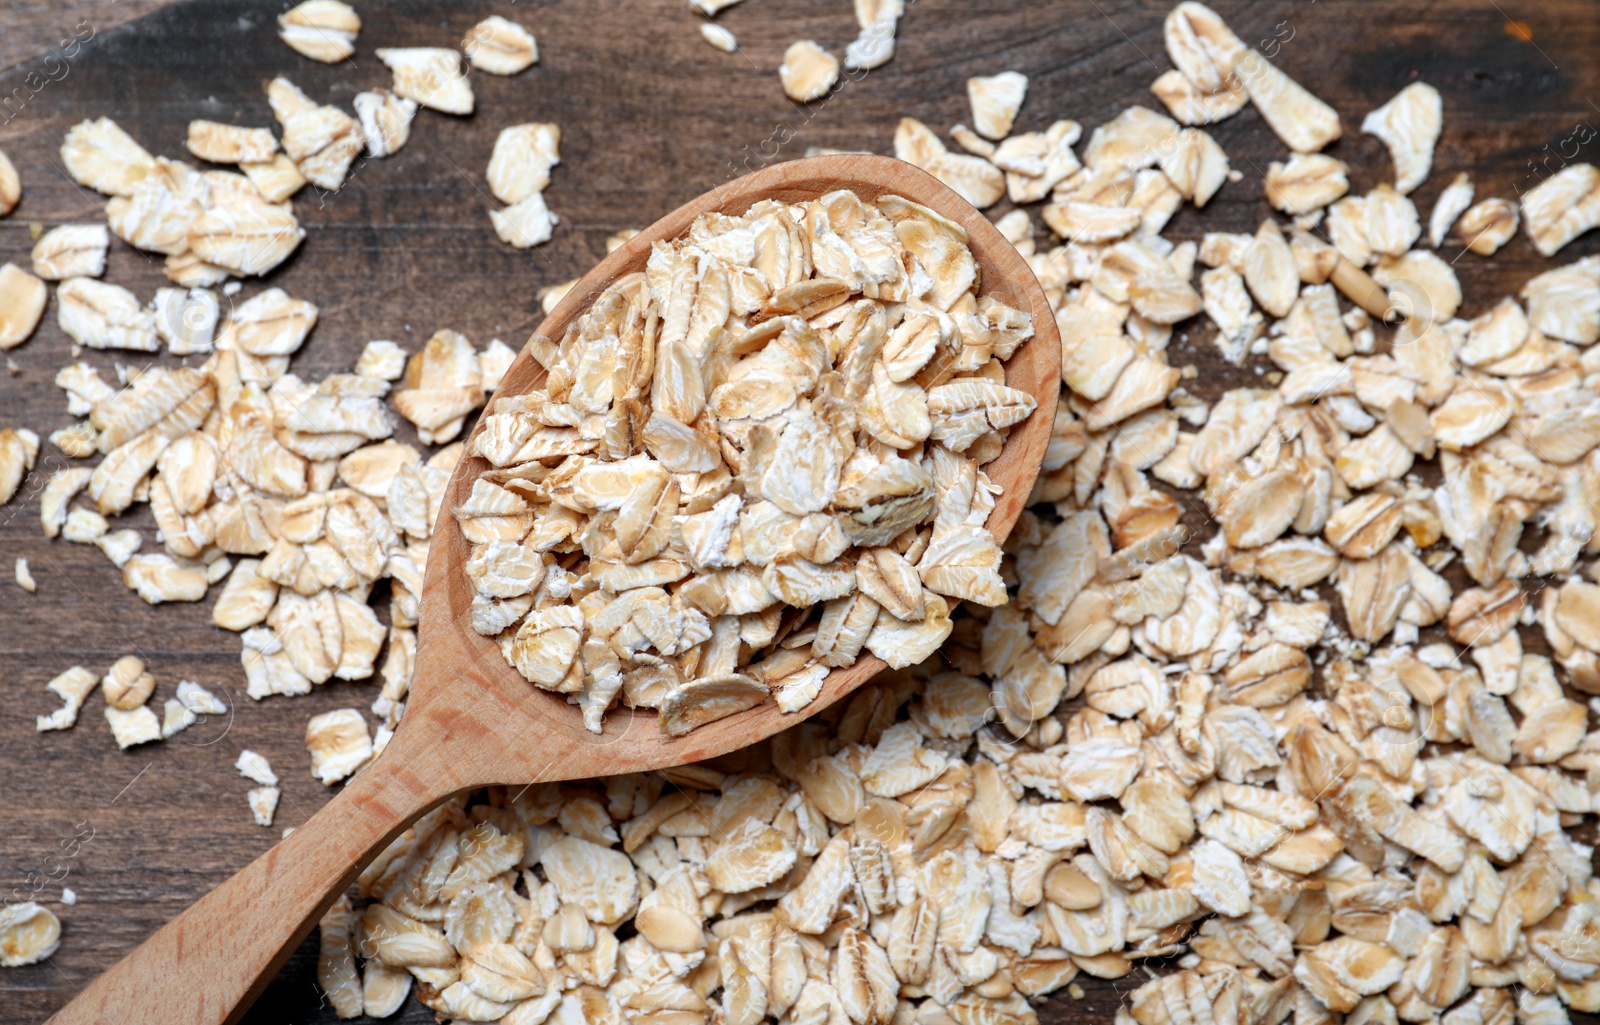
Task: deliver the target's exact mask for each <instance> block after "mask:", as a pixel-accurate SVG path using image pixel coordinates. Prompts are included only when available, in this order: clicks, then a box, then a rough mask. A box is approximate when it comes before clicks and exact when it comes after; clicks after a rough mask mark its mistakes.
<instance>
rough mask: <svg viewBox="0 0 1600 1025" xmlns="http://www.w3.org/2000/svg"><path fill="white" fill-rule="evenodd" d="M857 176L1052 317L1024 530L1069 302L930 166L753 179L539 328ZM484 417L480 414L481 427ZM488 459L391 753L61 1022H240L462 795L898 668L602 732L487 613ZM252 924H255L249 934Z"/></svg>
mask: <svg viewBox="0 0 1600 1025" xmlns="http://www.w3.org/2000/svg"><path fill="white" fill-rule="evenodd" d="M840 189H844V190H848V191H850V192H853V193H855V194H856V195H858V196H860V197H861V198H862V200H864V201H865V202H867V203H869V204H870V203H872V202H873V201H874V200H876V199H878V198H879V197H880V196H886V195H889V196H899V197H903V198H905V199H909V200H912V201H913V202H916V203H920V204H922V205H923V206H925V207H928V208H929V209H931V210H933V211H934V212H936V213H938V214H942V215H943V216H945V217H947V218H949V219H950V220H952V221H955V222H957V223H959V224H960V225H961V226H962V228H964V229H966V232H967V236H968V240H969V244H970V246H971V249H972V253H973V256H974V257H975V259H976V262H977V265H978V279H979V280H980V281H982V282H983V290H984V294H985V295H989V296H993V297H994V298H996V299H998V300H1000V301H1001V302H1004V303H1005V304H1006V305H1008V306H1010V307H1012V308H1014V309H1026V310H1027V311H1028V312H1029V313H1030V315H1031V316H1032V317H1033V318H1034V320H1035V322H1036V323H1037V324H1038V329H1037V331H1036V333H1035V334H1034V336H1033V337H1032V338H1030V339H1029V340H1028V341H1027V342H1025V343H1024V344H1023V345H1022V347H1021V348H1019V349H1018V350H1017V351H1016V352H1015V353H1013V354H1012V356H1011V359H1009V360H1008V361H1007V362H1006V381H1007V383H1008V384H1010V385H1011V386H1012V387H1014V388H1017V389H1020V390H1022V391H1025V392H1027V393H1028V394H1030V395H1032V396H1033V398H1034V401H1035V403H1036V406H1035V409H1034V411H1033V413H1032V414H1031V415H1030V416H1029V417H1028V419H1027V420H1026V421H1024V422H1023V423H1021V424H1019V425H1017V426H1016V427H1015V428H1014V429H1013V430H1012V431H1011V432H1010V433H1009V434H1008V435H1007V437H1006V441H1005V447H1004V448H1003V449H1002V451H1001V453H1000V455H999V456H998V457H997V458H996V459H995V460H994V461H993V462H991V463H989V464H987V466H986V470H987V471H988V473H989V476H990V479H992V480H993V481H994V482H995V484H997V485H999V487H1000V488H1001V489H1002V494H1003V495H1006V496H1010V497H1011V500H1010V501H1001V502H997V503H996V505H995V508H994V510H993V512H992V513H991V514H990V516H989V519H988V522H987V523H986V526H987V528H988V529H989V532H990V533H992V534H993V535H994V536H995V537H996V538H997V539H998V540H1001V541H1004V540H1005V538H1006V536H1007V535H1009V534H1010V532H1011V528H1012V527H1013V526H1015V525H1016V522H1017V517H1019V516H1020V515H1021V514H1022V510H1023V499H1024V498H1025V497H1026V496H1027V495H1028V493H1029V492H1030V491H1032V490H1033V482H1034V478H1035V477H1037V476H1038V472H1039V463H1040V461H1041V460H1042V459H1043V458H1044V453H1045V448H1046V446H1047V445H1048V444H1049V442H1050V431H1051V424H1052V423H1053V421H1054V420H1055V408H1056V395H1057V393H1059V391H1060V390H1061V339H1060V337H1059V336H1058V335H1057V333H1056V328H1055V320H1054V319H1053V317H1052V316H1051V314H1050V302H1049V300H1048V299H1047V298H1046V297H1045V294H1044V290H1043V289H1041V288H1040V287H1039V283H1038V282H1037V281H1036V280H1035V279H1034V277H1033V273H1032V271H1030V270H1029V269H1028V265H1027V264H1026V263H1025V262H1024V261H1023V260H1022V258H1021V256H1019V255H1018V253H1017V250H1016V248H1015V247H1014V246H1013V245H1012V244H1011V243H1010V242H1008V241H1007V240H1006V238H1005V236H1003V235H1001V234H1000V232H999V231H997V230H995V228H994V226H993V225H992V224H990V223H989V222H988V220H986V219H985V218H984V216H983V215H982V214H981V213H979V212H978V211H976V210H974V209H973V208H972V207H971V206H970V205H969V204H967V203H966V201H964V200H963V199H962V198H961V197H960V196H958V195H956V193H955V192H953V191H951V190H950V189H949V188H948V187H947V186H945V185H943V184H942V183H940V182H939V181H938V180H937V179H935V178H934V177H933V176H931V175H929V174H928V173H927V172H925V171H920V170H918V169H917V168H915V167H913V166H911V165H910V164H907V163H903V162H901V161H899V160H895V159H892V158H889V157H879V156H870V155H859V154H852V155H841V156H821V157H810V158H804V159H801V160H793V161H785V162H783V163H779V164H774V165H772V166H771V167H765V168H762V169H761V170H759V171H753V172H751V173H750V174H746V175H741V176H740V177H738V178H736V179H734V180H733V181H731V182H728V183H726V184H724V185H721V186H718V187H717V188H715V189H712V190H711V191H710V192H708V193H707V194H706V195H704V196H700V197H697V198H695V199H694V200H692V201H690V202H688V203H686V204H684V205H683V206H681V207H679V208H678V209H677V210H674V211H673V212H672V213H670V214H668V215H667V216H665V217H663V218H662V219H661V220H659V221H657V222H656V223H654V224H652V225H651V226H650V227H649V228H646V229H645V230H644V231H642V232H641V233H639V234H638V235H637V236H635V237H634V238H632V239H630V240H629V241H628V243H627V244H626V245H624V246H620V247H618V248H617V250H616V251H615V252H613V253H611V254H610V255H609V256H607V257H606V258H605V259H604V260H602V261H601V262H600V263H599V265H598V266H596V267H595V268H594V269H593V270H591V271H590V272H589V273H588V274H586V275H584V277H583V279H582V280H581V281H579V282H578V283H577V284H576V285H574V286H573V287H572V288H571V289H570V290H569V291H568V292H567V294H566V296H565V297H564V298H563V299H562V300H561V302H560V303H558V304H557V305H556V308H555V309H554V310H553V311H551V313H550V316H549V317H547V318H546V319H545V320H544V321H543V322H542V323H541V324H540V325H539V327H538V330H537V334H538V335H539V336H542V337H543V338H545V339H559V338H562V337H565V336H566V334H567V332H568V330H569V328H570V327H571V326H572V324H573V323H574V322H575V321H577V319H578V318H579V317H580V316H582V315H583V314H584V313H586V312H587V311H588V310H589V308H590V307H591V306H592V305H593V304H594V302H595V300H596V299H597V298H598V297H599V296H600V295H601V293H603V292H604V291H605V290H606V288H608V287H609V286H610V285H611V284H613V283H614V282H616V281H619V280H621V279H622V278H625V277H628V276H633V277H635V278H637V277H640V276H642V274H643V272H644V269H645V263H646V261H647V260H648V259H649V258H650V253H651V248H652V247H653V246H654V245H656V244H658V243H661V242H667V241H671V240H673V239H677V238H681V237H682V236H684V235H685V234H686V233H687V232H688V231H689V228H690V226H691V225H693V224H694V223H695V222H696V220H697V219H699V218H700V217H701V216H703V215H705V214H709V213H721V214H727V215H730V216H737V215H739V214H742V213H744V212H745V211H746V210H748V209H750V208H751V207H752V206H754V205H755V204H756V203H758V202H760V201H762V200H767V199H775V200H778V201H780V202H784V203H801V202H806V201H809V200H815V199H818V198H820V197H822V196H825V195H827V194H829V193H831V192H835V191H836V190H840ZM544 379H545V374H544V368H543V367H541V366H540V365H539V363H538V362H537V361H536V360H534V358H533V356H532V349H531V347H525V348H523V350H522V351H521V352H520V353H519V354H518V356H517V359H516V361H515V362H514V363H512V365H511V367H510V369H509V370H508V371H507V372H506V376H505V379H504V381H503V382H502V384H501V386H500V388H498V389H497V391H496V394H497V396H514V395H522V394H525V393H527V392H530V391H532V390H534V389H536V388H538V387H539V386H540V385H541V384H543V383H544ZM482 430H483V423H482V421H480V422H479V423H478V425H477V428H476V429H475V430H474V431H473V433H472V438H476V437H477V435H478V434H479V433H480V432H482ZM471 448H472V446H471V444H470V439H469V444H468V449H469V450H470V449H471ZM488 469H490V464H489V462H488V460H486V459H484V458H482V457H481V456H469V457H467V458H465V459H463V460H461V462H460V464H459V465H458V466H457V467H456V470H455V473H454V474H453V476H452V477H451V479H450V482H449V484H448V486H447V487H446V489H445V495H446V497H445V500H444V502H443V503H442V508H441V511H440V513H439V519H438V522H437V523H436V524H435V526H434V530H433V536H432V541H431V544H430V546H429V554H428V571H427V579H426V583H425V586H424V588H423V592H422V620H421V623H420V624H419V626H418V631H417V636H418V645H417V663H416V673H415V678H414V679H413V681H412V684H411V693H410V696H409V697H408V699H407V703H406V715H405V718H404V719H403V720H402V721H401V723H400V725H399V727H398V729H397V730H396V731H395V734H394V736H393V738H392V739H391V740H390V741H389V743H388V746H387V747H386V748H385V749H384V752H383V754H382V755H380V756H379V757H378V758H377V759H376V760H375V761H374V762H373V763H372V764H371V765H370V766H368V767H366V768H365V769H363V770H362V771H361V772H360V773H359V774H358V775H357V776H356V777H355V778H354V779H353V780H351V781H350V782H349V783H346V784H345V785H344V788H343V790H342V791H341V792H340V793H339V794H338V795H337V796H335V797H334V799H333V800H331V801H329V802H328V803H327V804H326V805H324V806H323V807H322V809H321V810H320V811H319V812H318V813H317V814H316V815H313V816H312V817H311V819H310V821H308V822H307V823H306V824H305V825H304V826H302V827H301V828H300V829H297V830H295V832H294V833H293V834H292V835H290V836H289V837H287V838H285V839H284V841H283V842H282V843H281V844H279V845H278V846H276V847H274V848H273V849H272V850H270V851H268V852H267V853H266V854H263V855H261V857H259V858H257V859H256V860H255V861H254V862H252V863H251V864H250V865H249V866H247V867H246V868H244V869H243V870H241V871H240V872H239V873H238V874H237V875H235V876H233V877H232V878H231V879H229V880H227V881H226V882H225V883H223V884H222V885H221V886H218V887H217V888H216V889H215V890H212V891H211V892H210V893H208V894H206V896H205V897H204V898H203V899H201V900H200V901H199V902H198V903H197V904H195V906H194V907H191V908H189V909H187V910H186V911H184V912H183V914H181V915H179V916H178V917H177V918H175V919H173V920H172V921H171V922H168V923H167V924H166V925H164V926H162V928H161V929H160V930H159V931H158V932H157V933H156V934H155V935H154V936H152V937H151V938H150V939H149V940H147V941H146V942H145V943H143V944H141V945H140V946H139V947H138V949H136V950H135V951H134V952H133V953H132V954H130V955H129V956H128V957H127V958H125V959H123V960H122V961H120V962H119V963H118V964H117V965H116V966H114V967H113V968H112V969H110V970H109V971H107V972H106V973H105V974H103V975H101V976H100V977H99V978H97V979H95V980H94V982H93V983H91V984H90V986H89V988H88V989H86V990H85V991H84V992H83V994H82V995H80V996H79V997H78V998H77V999H75V1000H74V1001H73V1002H72V1003H71V1004H69V1005H68V1006H67V1007H66V1008H64V1009H63V1010H62V1011H61V1012H60V1013H59V1014H58V1015H57V1016H56V1019H55V1020H56V1021H58V1022H60V1023H61V1025H91V1023H94V1022H99V1021H103V1020H104V1019H105V1018H106V1017H107V1016H109V1015H113V1014H115V1015H117V1016H118V1017H121V1018H122V1019H124V1020H126V1021H128V1022H130V1023H139V1025H144V1023H149V1025H158V1023H160V1022H165V1021H171V1020H178V1021H184V1022H188V1023H190V1025H221V1023H222V1022H224V1021H235V1020H237V1017H238V1014H239V1013H240V1012H241V1011H242V1007H241V1005H244V1004H248V1003H249V1002H250V1001H251V1000H253V999H254V998H255V997H256V996H257V995H259V994H260V992H261V990H262V989H263V988H265V986H266V985H267V984H268V983H269V982H270V981H271V979H272V975H273V973H274V972H275V971H276V969H277V968H278V967H279V966H281V965H282V964H283V962H284V961H285V960H286V959H287V958H288V956H289V955H290V954H291V953H292V952H293V951H294V949H295V947H296V946H298V945H299V943H300V941H301V940H302V939H304V938H305V936H306V935H307V934H308V933H309V932H310V931H311V929H312V928H313V926H315V924H316V922H317V920H318V919H319V918H321V917H322V914H323V912H324V911H326V910H327V907H328V905H329V904H331V903H332V902H333V899H334V897H335V896H337V895H338V894H340V893H342V892H344V890H345V889H347V888H348V887H349V886H350V885H351V884H352V883H354V882H355V878H356V875H357V873H359V872H360V870H361V869H362V868H364V867H366V865H367V863H368V862H369V861H371V860H372V858H373V856H375V855H376V854H377V853H378V852H379V851H380V850H382V849H383V847H384V846H386V845H387V844H388V843H389V842H390V841H391V840H393V839H394V838H395V837H396V836H397V835H399V833H400V831H401V830H402V829H404V828H405V827H406V826H407V825H409V824H410V823H411V822H413V821H415V820H416V819H417V818H418V817H419V816H421V815H422V814H423V813H424V812H426V811H428V810H429V809H430V808H432V807H434V806H435V805H437V804H438V803H439V802H441V801H443V800H444V799H445V798H447V797H449V796H451V795H453V794H458V793H461V792H463V791H466V790H472V789H478V788H481V787H485V786H492V785H498V784H508V785H527V784H532V783H545V782H559V781H564V780H574V779H585V778H591V777H596V776H607V775H616V774H619V773H627V772H644V771H648V770H653V769H663V768H670V767H672V766H677V765H683V764H686V763H690V762H700V761H705V760H707V759H710V758H715V757H718V756H720V755H725V754H728V753H730V752H733V751H736V750H738V749H740V748H743V747H748V746H749V745H751V744H753V743H755V742H757V741H759V740H763V739H765V738H767V737H770V736H772V735H773V734H774V733H778V732H780V731H782V730H785V729H788V728H789V727H790V726H793V725H795V724H796V723H798V722H800V721H802V720H803V719H806V718H809V717H810V716H812V715H816V714H818V713H820V712H822V711H824V710H825V709H827V708H828V706H829V705H832V704H834V703H835V702H837V701H838V700H839V699H841V698H843V697H845V696H847V695H849V694H851V693H852V692H854V691H855V690H856V689H857V688H859V687H861V686H862V685H863V684H865V683H867V682H868V681H869V680H871V679H872V678H873V677H874V676H876V675H877V674H878V673H879V672H880V671H882V670H883V669H884V668H886V667H885V665H884V663H883V661H882V660H881V659H878V658H877V657H875V656H871V655H866V656H863V657H861V658H859V659H857V660H856V662H855V663H854V664H853V665H849V666H844V667H841V668H838V669H835V670H833V671H832V672H831V673H829V674H828V676H827V678H826V679H825V680H824V681H823V683H822V689H821V691H820V692H819V693H818V695H817V697H816V699H815V700H813V701H812V702H811V703H810V704H809V705H808V706H806V708H804V709H803V710H801V711H800V712H798V713H793V714H785V713H784V712H782V711H780V710H779V709H778V706H777V704H776V703H775V702H772V701H767V702H764V703H762V704H760V705H757V706H756V707H754V708H750V709H746V710H745V711H742V712H738V713H736V714H734V715H730V716H727V717H725V718H722V719H719V720H717V721H716V722H712V723H707V724H706V725H704V726H702V727H700V728H699V729H697V730H695V731H694V732H693V733H691V734H689V735H687V736H683V737H672V736H668V735H666V734H665V733H664V732H662V731H661V730H660V729H658V728H657V722H656V715H655V713H653V712H648V711H642V710H635V709H626V708H618V709H616V710H614V711H613V712H611V713H610V714H609V715H607V716H606V723H605V726H606V728H605V730H604V732H602V733H598V734H596V733H590V732H589V731H588V730H586V729H585V728H584V725H583V720H582V717H581V715H580V714H579V712H578V710H577V708H576V707H575V706H573V705H570V704H568V703H567V701H566V699H565V698H564V697H563V696H560V695H556V694H553V693H550V692H548V691H542V690H537V689H535V688H533V687H530V686H529V685H528V682H527V680H525V679H524V678H523V677H522V676H521V674H519V673H518V672H517V671H516V670H515V669H514V668H512V667H511V666H510V665H508V664H507V663H506V661H505V658H504V656H503V655H502V654H501V651H500V647H499V645H498V644H496V643H495V641H494V640H493V639H491V638H488V637H485V636H483V635H481V634H479V633H477V632H476V631H475V630H472V629H470V627H469V624H470V623H471V621H472V603H473V597H474V595H473V590H472V587H471V584H470V583H469V581H468V580H467V574H466V565H467V560H468V559H469V558H470V557H471V555H472V545H471V544H470V543H469V542H468V541H467V539H466V538H465V537H464V536H463V535H462V532H461V528H460V525H459V524H458V523H457V521H456V518H455V516H454V515H453V514H452V513H451V511H450V510H451V509H453V508H455V507H457V506H459V505H461V504H463V503H465V502H466V500H467V498H468V496H469V495H470V494H471V492H472V489H473V484H474V483H475V482H476V481H477V480H478V478H479V477H480V476H481V475H482V474H483V473H484V471H485V470H488ZM1016 496H1023V497H1022V498H1019V497H1016ZM241 922H248V923H249V927H248V928H246V929H240V928H239V923H241ZM161 984H166V985H167V986H170V987H171V988H170V991H163V989H162V986H161Z"/></svg>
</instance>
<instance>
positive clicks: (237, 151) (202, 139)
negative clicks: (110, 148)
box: [187, 4, 305, 164]
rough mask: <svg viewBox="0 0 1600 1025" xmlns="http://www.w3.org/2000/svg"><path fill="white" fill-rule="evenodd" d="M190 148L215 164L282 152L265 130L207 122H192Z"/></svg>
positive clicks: (255, 159) (247, 161)
mask: <svg viewBox="0 0 1600 1025" xmlns="http://www.w3.org/2000/svg"><path fill="white" fill-rule="evenodd" d="M301 6H302V7H304V6H305V5H303V4H302V5H301ZM291 13H292V12H291ZM187 145H188V147H189V152H190V153H193V154H194V155H195V156H197V157H199V158H200V159H201V160H209V161H211V162H212V163H213V164H259V163H263V162H265V161H269V160H271V159H272V157H273V154H275V153H276V152H277V151H278V140H277V139H275V138H273V136H272V132H270V131H269V130H267V129H265V128H240V127H239V126H237V125H225V124H218V123H217V122H215V121H204V120H196V121H190V122H189V137H188V140H187Z"/></svg>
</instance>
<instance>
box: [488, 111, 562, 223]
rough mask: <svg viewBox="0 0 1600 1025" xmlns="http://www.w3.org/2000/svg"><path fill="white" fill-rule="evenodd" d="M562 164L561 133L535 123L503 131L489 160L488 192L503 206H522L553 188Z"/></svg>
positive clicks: (554, 127) (552, 126) (551, 127)
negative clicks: (555, 171)
mask: <svg viewBox="0 0 1600 1025" xmlns="http://www.w3.org/2000/svg"><path fill="white" fill-rule="evenodd" d="M560 162H561V129H560V127H559V126H557V125H553V124H542V123H538V122H535V123H532V124H525V125H512V126H511V127H510V128H503V129H501V130H500V135H499V136H498V137H497V138H496V139H495V141H494V152H493V153H491V154H490V156H489V191H491V192H493V193H494V194H495V198H497V199H499V200H500V202H502V203H519V202H521V201H522V200H524V199H527V198H528V197H529V196H531V195H533V194H534V193H536V192H542V191H543V190H544V188H545V186H546V185H549V184H550V169H551V168H552V167H554V166H555V165H556V164H559V163H560Z"/></svg>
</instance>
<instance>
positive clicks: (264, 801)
mask: <svg viewBox="0 0 1600 1025" xmlns="http://www.w3.org/2000/svg"><path fill="white" fill-rule="evenodd" d="M282 794H283V791H281V790H279V789H278V788H277V787H252V788H251V789H250V792H249V793H248V794H246V795H245V799H246V800H247V801H248V802H249V804H250V814H251V815H252V816H254V817H255V820H256V825H258V826H270V825H272V816H273V815H274V813H276V812H277V810H278V798H279V797H281V796H282Z"/></svg>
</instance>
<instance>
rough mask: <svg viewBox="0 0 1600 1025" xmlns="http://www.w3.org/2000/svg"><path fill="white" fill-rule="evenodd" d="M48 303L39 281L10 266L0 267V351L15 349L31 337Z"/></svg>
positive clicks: (19, 268) (46, 292)
mask: <svg viewBox="0 0 1600 1025" xmlns="http://www.w3.org/2000/svg"><path fill="white" fill-rule="evenodd" d="M49 301H50V289H49V286H47V285H46V284H45V283H44V282H43V281H41V280H40V279H38V278H36V277H34V276H33V275H32V274H29V273H28V272H27V271H25V270H23V269H22V268H21V267H18V266H17V265H16V264H14V263H8V264H5V265H3V266H0V351H4V350H6V349H15V348H16V347H17V346H19V345H21V344H22V343H23V342H25V341H27V340H28V339H29V338H31V337H32V336H33V332H34V329H35V328H37V327H38V326H39V319H40V318H41V317H43V316H44V307H45V304H46V303H47V302H49Z"/></svg>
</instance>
